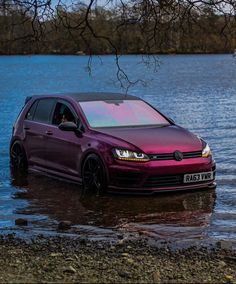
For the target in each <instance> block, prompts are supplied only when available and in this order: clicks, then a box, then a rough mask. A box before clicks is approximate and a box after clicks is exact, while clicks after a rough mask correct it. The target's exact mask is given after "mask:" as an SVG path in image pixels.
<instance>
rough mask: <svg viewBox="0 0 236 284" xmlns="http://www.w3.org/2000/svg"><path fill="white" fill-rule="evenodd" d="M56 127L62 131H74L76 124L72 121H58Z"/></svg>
mask: <svg viewBox="0 0 236 284" xmlns="http://www.w3.org/2000/svg"><path fill="white" fill-rule="evenodd" d="M58 128H59V129H60V130H62V131H75V130H77V129H78V126H77V125H76V124H75V123H74V122H72V121H66V122H62V123H60V124H59V125H58Z"/></svg>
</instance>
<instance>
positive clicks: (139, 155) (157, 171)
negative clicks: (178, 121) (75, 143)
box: [99, 125, 216, 193]
mask: <svg viewBox="0 0 236 284" xmlns="http://www.w3.org/2000/svg"><path fill="white" fill-rule="evenodd" d="M99 132H100V133H102V134H105V135H106V139H108V137H109V136H110V137H112V139H113V140H114V138H115V139H117V141H116V143H115V144H114V145H113V146H112V147H111V150H109V152H110V156H111V157H112V158H109V159H107V161H106V164H107V168H108V176H109V189H110V190H112V191H119V192H127V193H132V192H135V193H153V192H167V191H178V190H190V189H192V190H196V189H203V188H214V187H215V186H216V183H215V169H216V166H215V161H214V159H213V156H212V152H211V150H210V147H209V145H208V144H207V143H206V142H205V141H203V140H202V139H201V138H199V137H197V136H196V135H194V134H192V133H191V132H189V131H187V130H185V129H183V128H181V127H179V126H176V125H167V126H163V127H137V128H126V129H125V128H122V129H115V128H107V129H105V128H103V129H99ZM119 139H120V143H121V146H120V147H119ZM115 145H116V146H115ZM107 157H109V155H108V154H107Z"/></svg>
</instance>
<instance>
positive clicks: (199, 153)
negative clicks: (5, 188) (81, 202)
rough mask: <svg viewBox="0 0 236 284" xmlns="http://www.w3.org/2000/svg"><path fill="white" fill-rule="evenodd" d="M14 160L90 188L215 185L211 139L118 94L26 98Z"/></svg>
mask: <svg viewBox="0 0 236 284" xmlns="http://www.w3.org/2000/svg"><path fill="white" fill-rule="evenodd" d="M10 158H11V166H12V168H14V169H18V170H21V169H22V170H27V169H29V170H31V171H32V170H33V171H40V172H43V173H46V174H49V175H53V176H56V177H60V178H65V179H70V180H73V181H76V182H81V183H82V184H83V187H84V188H85V189H94V190H97V191H103V190H108V191H116V192H117V191H119V192H124V193H130V192H135V193H153V192H159V191H162V192H163V191H165V192H167V191H177V190H187V189H195V190H196V189H203V188H213V187H215V185H216V183H215V162H214V160H213V158H212V153H211V150H210V148H209V146H208V144H207V143H206V142H205V141H203V140H202V139H201V138H199V137H198V136H196V135H194V134H192V133H191V132H189V131H188V130H186V129H184V128H182V127H180V126H178V125H176V124H175V123H174V122H173V121H172V120H171V119H169V118H167V117H166V116H164V115H163V114H161V113H160V112H159V111H157V110H156V109H155V108H153V107H152V106H150V105H149V104H148V103H146V102H145V101H143V100H142V99H140V98H138V97H135V96H130V95H124V94H113V93H76V94H63V95H61V94H57V95H47V96H45V95H44V96H32V97H28V98H27V99H26V101H25V106H24V107H23V109H22V111H21V113H20V115H19V117H18V119H17V121H16V123H15V125H14V127H13V135H12V139H11V144H10Z"/></svg>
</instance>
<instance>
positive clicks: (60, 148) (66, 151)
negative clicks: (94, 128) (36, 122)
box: [46, 100, 82, 179]
mask: <svg viewBox="0 0 236 284" xmlns="http://www.w3.org/2000/svg"><path fill="white" fill-rule="evenodd" d="M65 120H66V121H73V122H75V123H77V122H78V115H77V114H76V111H75V110H74V108H73V107H72V106H71V105H70V104H69V103H68V102H67V101H65V100H58V102H57V103H56V107H55V109H54V112H53V115H52V118H51V124H50V125H48V126H47V133H48V134H47V137H46V157H47V167H48V169H49V170H51V171H53V173H60V174H63V175H64V176H65V177H76V179H77V178H78V168H79V167H78V164H79V159H80V156H81V145H80V142H81V139H82V138H81V137H78V135H76V133H75V132H74V131H62V130H60V129H59V128H58V126H59V124H60V123H61V122H63V121H65Z"/></svg>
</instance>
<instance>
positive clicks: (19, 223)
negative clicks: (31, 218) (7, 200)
mask: <svg viewBox="0 0 236 284" xmlns="http://www.w3.org/2000/svg"><path fill="white" fill-rule="evenodd" d="M15 224H16V225H17V226H27V225H28V221H27V220H26V219H23V218H18V219H16V220H15Z"/></svg>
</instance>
